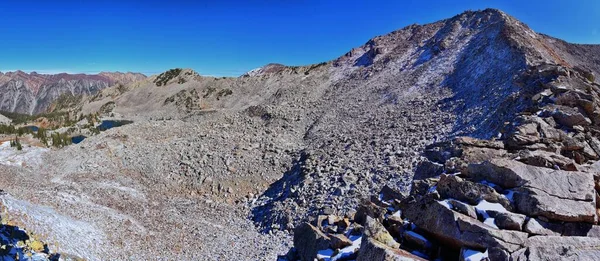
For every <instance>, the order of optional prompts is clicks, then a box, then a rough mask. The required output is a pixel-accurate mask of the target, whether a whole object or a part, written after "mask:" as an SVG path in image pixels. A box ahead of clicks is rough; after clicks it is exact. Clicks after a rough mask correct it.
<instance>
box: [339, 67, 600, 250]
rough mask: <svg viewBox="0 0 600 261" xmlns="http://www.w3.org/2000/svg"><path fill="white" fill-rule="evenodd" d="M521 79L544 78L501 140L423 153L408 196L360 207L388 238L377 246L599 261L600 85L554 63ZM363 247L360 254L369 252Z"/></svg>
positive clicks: (470, 141)
mask: <svg viewBox="0 0 600 261" xmlns="http://www.w3.org/2000/svg"><path fill="white" fill-rule="evenodd" d="M522 77H524V78H535V79H545V80H544V81H543V84H542V87H541V88H540V89H539V93H537V94H534V95H533V97H532V101H533V102H532V103H531V104H529V107H523V108H522V109H523V111H522V112H520V113H519V114H518V115H516V116H515V118H514V120H513V121H512V122H509V123H508V124H507V125H506V126H505V128H504V129H503V130H502V131H501V135H499V136H498V137H496V138H494V139H492V140H482V139H474V138H470V137H457V138H453V139H451V140H449V141H444V142H439V143H434V144H432V145H429V146H427V147H426V148H425V150H424V155H425V157H426V159H424V161H423V162H421V163H420V164H419V165H418V167H417V168H416V169H415V177H414V180H413V183H412V190H411V193H410V194H409V195H407V196H404V195H397V194H395V196H393V197H391V198H389V197H388V198H384V197H383V191H382V192H381V194H380V196H379V197H372V198H371V201H370V202H366V203H364V204H363V205H362V206H361V207H359V208H358V212H357V213H359V212H360V213H361V214H360V215H359V216H357V217H358V221H363V220H367V221H369V220H375V219H376V220H378V222H381V223H382V224H384V225H385V229H387V231H389V233H390V234H392V235H395V237H394V240H395V242H391V243H390V242H389V241H385V240H379V241H378V242H381V243H382V244H383V245H385V246H388V247H389V246H392V247H391V248H392V249H397V248H400V249H404V250H406V251H409V252H411V253H417V254H418V255H419V256H421V257H424V258H427V259H430V260H434V259H442V260H445V259H450V260H454V259H457V258H460V259H461V260H568V259H577V260H598V258H600V252H599V251H598V249H599V247H600V244H599V243H600V242H599V240H598V237H599V236H600V233H599V231H600V229H599V228H598V213H600V209H599V208H598V207H599V206H600V204H599V203H600V202H598V199H599V198H600V196H599V195H600V194H599V192H600V191H599V189H600V186H599V184H600V183H599V182H598V180H600V175H599V174H598V173H600V172H598V167H597V166H598V163H597V162H596V161H597V160H598V159H599V155H600V154H598V153H599V151H598V148H599V147H598V145H600V144H598V138H600V132H599V131H598V128H599V127H600V120H599V119H598V111H600V85H598V84H596V83H595V82H592V81H590V80H589V77H586V75H585V74H583V73H581V72H579V71H578V70H577V69H574V68H572V67H566V66H563V65H558V64H555V65H552V64H545V65H540V66H538V67H534V68H531V69H530V70H528V72H527V73H526V74H524V75H522ZM532 90H534V89H532ZM388 194H389V193H388ZM374 206H376V207H374ZM377 207H378V208H377ZM378 209H379V210H380V211H376V210H378ZM367 210H368V211H367ZM371 218H373V219H371ZM398 220H401V223H398ZM354 221H357V219H356V218H355V219H354ZM367 223H368V222H367ZM398 224H400V225H398ZM352 225H353V224H351V225H350V226H352ZM366 234H367V232H366V231H365V234H364V235H366ZM415 235H418V236H417V237H416V239H415ZM364 240H365V236H363V244H365V246H369V247H364V248H363V247H361V248H360V251H359V254H358V256H359V257H360V256H361V255H363V253H362V251H371V248H373V247H370V246H371V245H373V244H372V243H371V242H370V241H367V242H365V241H364ZM382 241H385V242H382ZM418 242H421V243H418ZM423 242H428V243H423ZM429 242H432V243H429ZM378 249H385V247H383V246H382V247H379V248H378ZM378 253H388V252H385V251H383V250H382V251H380V252H378ZM385 258H387V256H386V255H383V254H381V255H377V256H373V258H372V259H371V260H388V259H385ZM390 260H392V259H390Z"/></svg>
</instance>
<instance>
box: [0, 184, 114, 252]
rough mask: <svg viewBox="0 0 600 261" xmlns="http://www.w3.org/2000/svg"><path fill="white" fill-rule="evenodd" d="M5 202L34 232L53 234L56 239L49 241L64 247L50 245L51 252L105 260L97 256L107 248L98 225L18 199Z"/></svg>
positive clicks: (7, 209) (9, 211)
mask: <svg viewBox="0 0 600 261" xmlns="http://www.w3.org/2000/svg"><path fill="white" fill-rule="evenodd" d="M1 200H2V205H3V206H4V207H6V211H7V212H8V213H13V214H16V213H19V214H21V215H26V218H27V220H26V221H25V222H24V223H26V224H28V226H29V227H28V229H29V230H31V232H34V233H36V234H47V235H50V236H51V237H52V238H49V239H50V240H49V242H57V244H60V246H56V245H54V246H53V245H49V247H50V250H51V251H53V252H58V251H59V250H60V252H62V253H69V254H74V255H77V256H81V257H85V258H86V259H90V260H100V259H101V258H99V256H96V255H97V253H100V252H102V251H101V250H103V248H105V247H107V245H105V243H106V235H105V234H104V233H103V232H102V231H101V230H100V229H99V228H98V227H96V226H95V225H93V224H91V223H88V222H85V221H82V220H76V219H73V218H72V217H69V216H65V215H61V214H59V213H57V212H56V211H55V210H54V209H53V208H51V207H47V206H42V205H36V204H32V203H29V202H27V201H22V200H18V199H15V198H13V197H12V196H10V195H4V196H2V199H1ZM52 239H53V240H52ZM58 247H60V249H59V248H58Z"/></svg>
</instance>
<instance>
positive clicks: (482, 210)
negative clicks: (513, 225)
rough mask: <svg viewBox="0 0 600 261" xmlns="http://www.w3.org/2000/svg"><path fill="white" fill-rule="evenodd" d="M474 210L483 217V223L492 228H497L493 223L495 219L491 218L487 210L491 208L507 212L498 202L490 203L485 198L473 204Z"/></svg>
mask: <svg viewBox="0 0 600 261" xmlns="http://www.w3.org/2000/svg"><path fill="white" fill-rule="evenodd" d="M475 210H476V211H477V213H479V215H481V216H482V217H483V223H484V224H486V225H488V226H491V227H493V228H498V227H497V226H496V223H495V221H496V220H495V219H493V218H491V217H490V215H488V213H487V211H488V210H493V211H497V212H508V210H506V208H504V207H503V206H502V205H500V204H498V203H490V202H488V201H486V200H485V199H484V200H481V201H480V202H479V204H477V206H475Z"/></svg>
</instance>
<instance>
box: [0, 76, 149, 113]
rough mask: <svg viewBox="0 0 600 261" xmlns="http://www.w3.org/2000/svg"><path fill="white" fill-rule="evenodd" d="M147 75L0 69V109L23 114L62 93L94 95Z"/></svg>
mask: <svg viewBox="0 0 600 261" xmlns="http://www.w3.org/2000/svg"><path fill="white" fill-rule="evenodd" d="M143 79H146V76H145V75H143V74H141V73H131V72H128V73H121V72H101V73H99V74H92V75H89V74H67V73H61V74H38V73H36V72H32V73H25V72H23V71H15V72H7V73H2V72H0V110H2V111H9V112H18V113H25V114H36V113H40V112H44V111H45V110H46V109H48V107H49V105H50V104H51V103H52V102H53V101H55V100H56V99H57V98H58V97H60V96H61V95H65V94H67V95H93V94H96V93H97V92H98V91H100V90H102V89H104V88H107V87H110V86H112V85H115V84H119V83H120V84H128V83H131V82H135V81H140V80H143Z"/></svg>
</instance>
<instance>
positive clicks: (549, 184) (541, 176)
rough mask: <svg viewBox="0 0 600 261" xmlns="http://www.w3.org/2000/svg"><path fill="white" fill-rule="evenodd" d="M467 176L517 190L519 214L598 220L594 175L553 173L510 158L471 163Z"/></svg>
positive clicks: (585, 220)
mask: <svg viewBox="0 0 600 261" xmlns="http://www.w3.org/2000/svg"><path fill="white" fill-rule="evenodd" d="M467 174H468V175H469V176H470V177H471V178H473V179H475V180H487V181H490V182H493V183H495V184H498V185H500V186H501V187H503V188H508V189H514V191H515V194H514V202H515V205H516V210H517V212H519V213H522V214H525V215H528V216H544V217H547V218H549V219H553V220H559V221H567V222H587V223H594V222H595V221H596V219H597V218H596V202H595V201H596V198H595V191H594V179H593V175H592V174H590V173H585V172H577V171H563V170H552V169H548V168H541V167H535V166H529V165H526V164H523V163H521V162H518V161H514V160H508V159H493V160H490V161H487V162H484V163H482V164H471V165H469V169H468V172H467Z"/></svg>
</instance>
